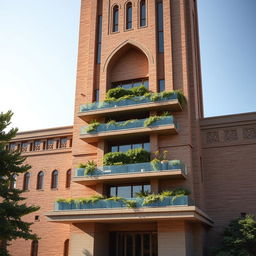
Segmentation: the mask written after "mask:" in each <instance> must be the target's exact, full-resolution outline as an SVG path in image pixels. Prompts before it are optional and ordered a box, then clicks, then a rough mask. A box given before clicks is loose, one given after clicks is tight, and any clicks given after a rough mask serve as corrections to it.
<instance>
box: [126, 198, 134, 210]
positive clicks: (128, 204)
mask: <svg viewBox="0 0 256 256" xmlns="http://www.w3.org/2000/svg"><path fill="white" fill-rule="evenodd" d="M125 205H126V206H127V208H136V207H137V205H136V202H135V201H133V200H126V201H125Z"/></svg>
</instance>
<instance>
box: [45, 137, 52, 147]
mask: <svg viewBox="0 0 256 256" xmlns="http://www.w3.org/2000/svg"><path fill="white" fill-rule="evenodd" d="M46 148H47V149H53V139H48V140H47V147H46Z"/></svg>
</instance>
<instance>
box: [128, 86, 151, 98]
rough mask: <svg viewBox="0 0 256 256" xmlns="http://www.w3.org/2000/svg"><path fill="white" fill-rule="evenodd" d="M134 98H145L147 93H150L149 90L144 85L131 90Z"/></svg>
mask: <svg viewBox="0 0 256 256" xmlns="http://www.w3.org/2000/svg"><path fill="white" fill-rule="evenodd" d="M130 90H131V91H132V93H133V95H134V96H144V95H145V94H146V93H149V90H148V88H146V87H145V86H144V85H140V86H136V87H133V88H132V89H130Z"/></svg>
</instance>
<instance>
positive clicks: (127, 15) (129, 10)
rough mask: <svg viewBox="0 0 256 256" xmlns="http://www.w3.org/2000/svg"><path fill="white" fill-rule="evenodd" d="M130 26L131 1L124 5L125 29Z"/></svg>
mask: <svg viewBox="0 0 256 256" xmlns="http://www.w3.org/2000/svg"><path fill="white" fill-rule="evenodd" d="M131 28H132V3H131V2H129V3H127V5H126V29H131Z"/></svg>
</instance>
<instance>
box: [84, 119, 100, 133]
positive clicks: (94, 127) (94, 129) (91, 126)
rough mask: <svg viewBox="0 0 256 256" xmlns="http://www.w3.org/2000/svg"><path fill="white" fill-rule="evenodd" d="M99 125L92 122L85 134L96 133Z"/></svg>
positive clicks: (96, 122)
mask: <svg viewBox="0 0 256 256" xmlns="http://www.w3.org/2000/svg"><path fill="white" fill-rule="evenodd" d="M99 125H100V123H99V122H98V121H96V120H94V121H92V122H91V123H90V124H89V125H88V126H87V127H86V132H89V133H90V132H93V131H96V129H97V127H98V126H99Z"/></svg>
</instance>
